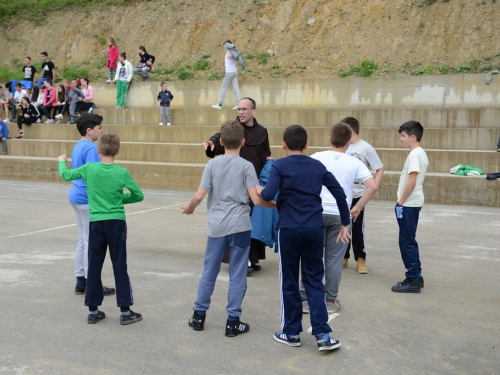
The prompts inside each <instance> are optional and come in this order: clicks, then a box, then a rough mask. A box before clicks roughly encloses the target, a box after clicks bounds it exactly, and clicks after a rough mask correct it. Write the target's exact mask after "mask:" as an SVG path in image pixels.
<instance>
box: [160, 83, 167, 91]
mask: <svg viewBox="0 0 500 375" xmlns="http://www.w3.org/2000/svg"><path fill="white" fill-rule="evenodd" d="M167 87H168V85H167V82H162V83H161V89H162V90H163V91H165V90H166V89H167Z"/></svg>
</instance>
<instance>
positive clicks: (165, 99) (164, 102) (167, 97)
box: [158, 90, 174, 107]
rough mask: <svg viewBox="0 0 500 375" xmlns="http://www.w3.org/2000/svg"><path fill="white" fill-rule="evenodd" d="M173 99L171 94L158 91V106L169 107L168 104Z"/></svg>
mask: <svg viewBox="0 0 500 375" xmlns="http://www.w3.org/2000/svg"><path fill="white" fill-rule="evenodd" d="M173 99H174V96H173V95H172V93H171V92H170V91H169V90H167V91H162V90H160V92H159V93H158V100H161V101H160V105H161V106H162V107H170V102H171V101H172V100H173Z"/></svg>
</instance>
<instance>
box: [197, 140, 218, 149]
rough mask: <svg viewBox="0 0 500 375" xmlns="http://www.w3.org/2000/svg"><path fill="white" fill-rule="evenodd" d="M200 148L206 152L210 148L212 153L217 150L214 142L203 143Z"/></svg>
mask: <svg viewBox="0 0 500 375" xmlns="http://www.w3.org/2000/svg"><path fill="white" fill-rule="evenodd" d="M200 146H202V147H203V148H204V149H205V151H207V148H209V147H210V150H211V151H213V150H214V148H215V145H214V143H213V142H212V141H203V142H201V143H200Z"/></svg>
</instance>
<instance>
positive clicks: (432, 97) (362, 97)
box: [93, 74, 500, 109]
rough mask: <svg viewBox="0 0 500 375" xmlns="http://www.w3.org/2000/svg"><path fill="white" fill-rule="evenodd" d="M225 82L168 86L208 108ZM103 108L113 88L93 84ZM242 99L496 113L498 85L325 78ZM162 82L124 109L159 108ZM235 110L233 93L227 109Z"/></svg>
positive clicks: (439, 79)
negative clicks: (486, 109) (478, 109)
mask: <svg viewBox="0 0 500 375" xmlns="http://www.w3.org/2000/svg"><path fill="white" fill-rule="evenodd" d="M221 83H222V82H221V81H197V82H194V81H193V82H189V81H181V82H169V89H170V90H171V91H172V93H173V95H174V97H175V98H174V100H173V102H172V105H173V106H175V107H176V108H199V107H204V108H210V106H211V105H212V104H216V103H217V102H218V101H219V95H220V89H221ZM93 86H94V92H95V101H96V103H97V104H98V105H99V106H100V107H115V106H116V86H115V84H113V83H111V84H106V83H100V82H99V83H95V84H94V83H93ZM239 86H240V91H241V94H242V95H243V96H246V97H251V98H253V99H254V100H255V101H256V103H257V108H259V109H260V108H291V109H295V108H297V107H302V108H317V107H330V108H333V107H343V108H394V107H401V108H404V107H409V108H411V107H428V108H452V107H454V108H463V107H498V95H499V94H498V93H499V92H500V81H499V80H497V79H493V80H492V81H491V83H490V84H489V85H486V84H485V77H484V74H462V75H437V76H430V75H426V76H408V77H371V78H327V79H324V78H322V79H291V78H287V79H279V80H277V79H259V80H252V79H242V78H240V82H239ZM159 89H160V85H159V83H158V82H144V83H139V82H134V83H132V85H131V86H130V88H129V90H128V93H127V100H126V107H130V108H132V107H134V108H144V107H153V106H155V105H157V96H158V90H159ZM234 104H236V98H235V95H234V92H233V91H232V90H231V89H229V90H228V93H227V96H226V101H225V105H226V106H227V107H229V108H231V107H232V106H233V105H234Z"/></svg>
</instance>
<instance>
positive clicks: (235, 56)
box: [224, 43, 246, 69]
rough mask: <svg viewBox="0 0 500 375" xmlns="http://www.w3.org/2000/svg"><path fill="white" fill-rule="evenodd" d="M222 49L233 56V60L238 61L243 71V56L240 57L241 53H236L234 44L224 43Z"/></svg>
mask: <svg viewBox="0 0 500 375" xmlns="http://www.w3.org/2000/svg"><path fill="white" fill-rule="evenodd" d="M224 47H226V50H227V51H229V52H231V55H233V59H235V60H236V61H238V63H239V64H240V66H241V69H245V68H246V66H245V62H244V61H243V56H241V52H240V51H238V50H237V49H236V48H235V46H234V44H231V43H225V44H224Z"/></svg>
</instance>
